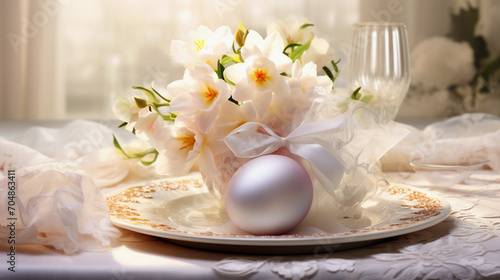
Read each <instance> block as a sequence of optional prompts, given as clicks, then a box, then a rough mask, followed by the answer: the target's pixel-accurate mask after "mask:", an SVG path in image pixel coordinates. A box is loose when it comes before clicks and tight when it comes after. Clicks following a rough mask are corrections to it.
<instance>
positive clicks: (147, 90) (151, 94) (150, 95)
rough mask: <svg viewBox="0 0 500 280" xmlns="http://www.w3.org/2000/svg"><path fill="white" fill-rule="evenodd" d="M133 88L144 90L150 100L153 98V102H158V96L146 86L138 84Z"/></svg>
mask: <svg viewBox="0 0 500 280" xmlns="http://www.w3.org/2000/svg"><path fill="white" fill-rule="evenodd" d="M132 88H133V89H137V90H140V91H142V92H143V93H144V94H145V95H146V96H147V98H148V99H149V100H151V101H152V102H156V103H158V102H159V100H158V99H157V98H156V96H155V94H154V93H153V92H152V91H150V90H149V89H147V88H144V87H137V86H136V87H132Z"/></svg>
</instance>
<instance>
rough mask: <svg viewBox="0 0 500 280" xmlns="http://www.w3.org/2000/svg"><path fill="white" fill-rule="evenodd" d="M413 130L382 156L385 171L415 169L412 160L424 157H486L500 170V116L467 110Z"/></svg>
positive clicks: (456, 160) (458, 160) (441, 160)
mask: <svg viewBox="0 0 500 280" xmlns="http://www.w3.org/2000/svg"><path fill="white" fill-rule="evenodd" d="M410 129H411V131H412V133H411V134H409V135H408V136H407V137H406V138H405V139H404V140H403V141H401V142H400V143H399V144H398V145H396V146H395V147H394V148H393V149H391V150H390V151H389V152H388V153H387V154H386V155H384V157H383V158H382V164H383V167H384V170H385V171H405V170H411V168H410V167H409V162H410V160H412V159H416V158H420V159H422V160H424V162H425V163H430V164H445V165H464V164H473V163H478V162H483V161H489V162H488V163H486V165H487V166H488V167H490V168H491V169H493V170H494V171H499V170H500V142H499V141H498V139H499V138H500V118H499V117H496V116H493V115H488V114H482V113H475V114H464V115H461V116H457V117H453V118H450V119H447V120H444V121H441V122H436V123H434V124H431V125H429V126H427V127H426V128H425V129H424V130H422V131H420V130H418V129H415V128H410Z"/></svg>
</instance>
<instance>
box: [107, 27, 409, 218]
mask: <svg viewBox="0 0 500 280" xmlns="http://www.w3.org/2000/svg"><path fill="white" fill-rule="evenodd" d="M312 29H313V25H312V24H310V23H307V22H304V23H302V24H301V23H299V22H294V21H287V22H284V21H278V22H275V23H273V24H271V25H270V26H269V28H268V35H267V36H266V37H265V38H263V37H262V36H261V35H260V34H258V33H257V32H255V31H253V30H247V29H246V28H245V27H244V26H243V25H241V24H240V26H239V28H238V30H237V31H236V33H235V34H234V35H233V34H232V33H231V31H230V29H229V28H228V27H219V28H218V29H216V30H215V31H211V30H210V29H208V28H206V27H203V26H202V27H200V28H198V30H196V31H193V32H192V33H191V34H190V36H189V41H187V42H183V41H176V40H174V41H173V42H172V46H171V54H172V57H173V58H174V59H175V60H177V61H178V62H180V63H182V64H183V65H184V67H185V68H186V70H185V72H184V76H183V79H181V80H177V81H174V82H172V83H170V84H169V85H168V86H167V87H166V88H163V89H160V88H159V89H158V90H157V89H155V88H153V89H152V90H148V89H145V88H142V87H138V88H137V89H139V90H140V91H141V93H142V94H141V95H135V96H131V97H129V98H125V97H123V98H121V99H119V100H118V101H117V103H116V104H115V107H114V111H115V113H116V115H117V116H118V117H119V118H120V119H121V120H123V121H124V124H123V125H124V126H126V128H127V129H129V130H131V131H132V132H134V133H135V134H136V135H137V136H139V137H141V138H144V139H148V140H150V142H151V143H152V144H153V145H154V148H155V149H156V151H157V153H156V156H157V157H156V158H155V160H156V162H155V168H156V171H157V172H158V173H160V174H163V175H166V176H179V175H183V174H186V173H187V172H189V171H190V170H191V168H192V167H193V166H194V165H195V164H197V166H198V167H199V170H200V172H201V173H202V175H203V178H204V180H205V183H206V185H207V186H208V189H209V191H210V192H211V193H212V194H214V195H215V197H216V199H220V200H221V201H223V199H224V193H225V189H226V186H227V183H228V182H229V180H230V179H231V177H232V175H233V174H234V172H235V171H236V170H238V168H239V167H241V166H242V165H243V164H244V163H246V162H247V161H249V160H251V159H252V158H255V157H257V156H260V155H264V154H269V153H278V154H282V155H286V156H289V157H292V158H294V159H296V160H297V161H299V162H300V163H301V164H302V165H303V166H304V167H305V168H306V170H307V171H308V172H309V174H310V175H311V178H312V180H313V184H314V188H315V197H316V201H317V202H318V203H315V204H314V205H315V206H313V207H319V208H323V207H328V208H329V209H331V210H333V211H334V212H332V213H335V214H336V215H338V216H339V217H341V216H353V215H354V214H355V212H356V211H355V210H356V207H357V206H358V205H359V204H360V203H361V202H362V201H364V200H365V199H366V198H367V197H368V195H369V194H372V193H374V190H375V188H376V187H375V183H374V182H373V180H369V177H370V176H369V175H370V174H373V173H374V172H373V166H374V165H375V164H376V162H377V161H378V159H379V158H380V157H381V156H382V155H383V154H384V153H385V152H386V151H387V150H388V149H390V148H391V147H392V146H394V145H395V144H396V143H397V142H398V141H399V140H401V139H402V137H404V135H405V134H406V131H405V130H404V129H402V128H400V127H399V126H398V125H397V124H395V123H393V122H390V123H389V124H387V125H384V126H382V125H380V124H379V123H378V121H377V116H376V115H375V114H374V113H373V111H372V110H371V109H370V108H369V106H368V105H366V104H364V103H362V102H360V101H357V100H356V99H360V93H359V92H358V91H356V92H354V93H353V94H351V93H350V92H348V91H346V90H338V89H335V90H333V82H334V81H335V78H336V76H337V75H338V72H339V70H338V68H337V62H334V61H333V60H332V59H333V50H332V49H331V48H330V47H329V45H328V43H327V42H326V41H325V40H324V39H320V38H318V37H316V35H315V34H314V33H313V32H312ZM325 61H327V63H328V64H327V63H325ZM329 61H331V64H330V63H329ZM317 63H319V64H317ZM332 68H333V70H331V69H332ZM319 69H322V70H323V72H324V73H325V75H324V76H322V75H318V70H319ZM118 147H119V146H118ZM277 168H279V167H277ZM332 200H333V203H332Z"/></svg>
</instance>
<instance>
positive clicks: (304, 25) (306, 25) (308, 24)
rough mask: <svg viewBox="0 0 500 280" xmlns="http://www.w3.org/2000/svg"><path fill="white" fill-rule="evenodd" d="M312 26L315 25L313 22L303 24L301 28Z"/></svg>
mask: <svg viewBox="0 0 500 280" xmlns="http://www.w3.org/2000/svg"><path fill="white" fill-rule="evenodd" d="M310 26H314V24H312V23H304V24H302V26H301V27H300V29H305V28H308V27H310Z"/></svg>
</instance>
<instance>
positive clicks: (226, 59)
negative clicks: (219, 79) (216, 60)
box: [220, 54, 235, 66]
mask: <svg viewBox="0 0 500 280" xmlns="http://www.w3.org/2000/svg"><path fill="white" fill-rule="evenodd" d="M231 62H235V61H234V59H233V57H232V56H229V55H227V54H225V55H223V56H222V59H221V60H220V63H221V64H222V66H225V65H228V64H229V63H231Z"/></svg>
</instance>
